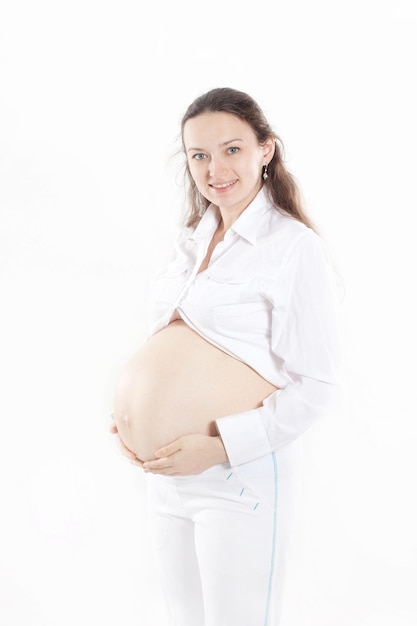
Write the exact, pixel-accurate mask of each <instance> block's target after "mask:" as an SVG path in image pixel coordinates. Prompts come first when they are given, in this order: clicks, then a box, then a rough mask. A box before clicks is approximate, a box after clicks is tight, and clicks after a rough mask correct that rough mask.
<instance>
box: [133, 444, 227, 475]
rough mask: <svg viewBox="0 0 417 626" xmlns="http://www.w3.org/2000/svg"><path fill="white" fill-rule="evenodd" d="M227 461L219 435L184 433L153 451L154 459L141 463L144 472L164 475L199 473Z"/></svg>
mask: <svg viewBox="0 0 417 626" xmlns="http://www.w3.org/2000/svg"><path fill="white" fill-rule="evenodd" d="M225 461H227V454H226V451H225V449H224V445H223V442H222V440H221V437H220V436H217V437H210V436H208V435H184V436H183V437H179V438H178V439H176V440H175V441H173V442H172V443H170V444H168V445H167V446H164V447H162V448H160V449H159V450H157V451H156V452H155V459H153V460H152V461H146V462H145V463H143V464H142V467H143V469H144V471H145V472H152V473H153V474H165V475H166V476H186V475H190V474H200V473H201V472H204V470H206V469H208V468H209V467H211V466H212V465H217V464H218V463H224V462H225Z"/></svg>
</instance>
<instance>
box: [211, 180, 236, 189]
mask: <svg viewBox="0 0 417 626" xmlns="http://www.w3.org/2000/svg"><path fill="white" fill-rule="evenodd" d="M235 183H237V179H236V180H231V181H230V182H228V183H218V184H212V185H209V186H210V187H212V188H213V189H227V187H231V186H232V185H234V184H235Z"/></svg>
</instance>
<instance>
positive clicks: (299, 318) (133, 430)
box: [111, 88, 338, 626]
mask: <svg viewBox="0 0 417 626" xmlns="http://www.w3.org/2000/svg"><path fill="white" fill-rule="evenodd" d="M181 131H182V143H183V150H184V155H185V161H186V174H187V188H188V197H189V211H188V214H187V218H186V224H185V225H184V228H183V229H182V231H181V232H180V234H179V236H178V238H177V240H176V242H175V245H174V247H173V252H172V259H171V262H170V263H169V265H168V267H167V268H166V270H165V271H164V272H163V273H161V274H160V275H159V276H158V277H157V279H156V281H155V284H154V285H153V293H152V295H151V302H150V316H149V321H150V327H149V334H148V337H147V340H146V341H145V343H144V345H143V346H142V348H141V349H140V350H139V352H138V353H137V354H136V355H135V356H133V358H132V359H131V361H130V362H129V363H128V364H127V366H126V367H125V368H124V370H123V371H122V373H121V376H120V381H119V383H118V385H117V388H116V392H115V400H114V408H113V423H112V426H111V430H112V432H113V433H114V434H115V435H116V436H117V437H118V439H119V443H120V446H121V449H122V452H123V453H124V454H125V455H126V456H127V457H128V458H129V459H131V460H132V462H133V463H135V464H137V465H138V466H139V467H140V468H142V470H143V471H144V472H145V473H146V477H147V484H148V492H149V506H150V511H151V515H152V529H153V532H154V540H155V547H156V550H157V553H158V556H159V561H160V565H161V575H162V580H163V586H164V590H165V595H166V598H167V604H168V607H169V612H170V616H171V621H170V625H172V626H278V624H279V616H280V612H281V608H282V600H283V598H284V579H285V576H284V572H285V566H286V553H287V548H288V546H289V545H290V540H291V531H292V528H293V526H294V517H293V515H294V510H295V506H294V504H295V501H296V494H297V489H298V487H299V479H300V469H301V465H300V463H301V456H300V444H301V441H302V438H301V435H302V433H304V432H305V431H306V429H307V428H308V427H309V426H310V425H312V424H313V423H314V421H315V420H316V419H317V418H318V417H319V416H321V415H323V414H324V413H325V412H327V411H329V410H330V409H331V408H333V406H334V403H335V401H336V400H337V397H338V385H337V369H338V340H337V323H336V316H335V307H334V302H333V286H332V272H331V268H330V264H329V262H328V259H327V256H326V253H325V249H324V246H323V243H322V241H321V239H320V237H319V236H318V234H317V233H316V232H315V230H314V228H313V226H312V224H311V223H310V222H309V219H308V218H307V216H306V214H305V213H304V211H303V209H302V206H301V204H300V200H299V193H298V189H297V185H296V183H295V181H294V179H293V178H292V176H291V175H290V174H289V172H288V171H287V170H286V168H285V165H284V162H283V152H282V144H281V142H280V140H279V138H278V137H277V135H276V134H275V133H274V132H273V130H272V129H271V127H270V125H269V124H268V122H267V120H266V119H265V116H264V114H263V112H262V110H261V109H260V107H259V106H258V104H257V103H256V102H255V101H254V100H253V99H252V98H251V97H250V96H249V95H247V94H245V93H243V92H240V91H237V90H234V89H229V88H219V89H213V90H211V91H209V92H207V93H205V94H203V95H202V96H200V97H198V98H197V99H196V100H195V101H194V102H193V103H192V104H191V105H190V106H189V108H188V109H187V111H186V113H185V115H184V117H183V120H182V125H181Z"/></svg>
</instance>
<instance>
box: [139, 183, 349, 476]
mask: <svg viewBox="0 0 417 626" xmlns="http://www.w3.org/2000/svg"><path fill="white" fill-rule="evenodd" d="M218 223H219V214H218V209H217V208H216V207H214V206H212V205H211V206H210V207H208V209H207V211H206V212H205V213H204V215H203V217H202V219H201V221H200V222H199V224H198V225H197V227H196V228H195V229H190V228H184V229H183V230H182V231H181V232H180V234H179V236H178V238H177V241H176V243H175V247H174V254H173V258H172V261H171V263H170V264H169V266H168V268H167V269H166V270H165V271H164V272H162V273H160V274H159V276H158V277H157V279H156V281H155V285H154V289H153V292H152V294H151V305H150V334H153V333H155V332H157V331H158V330H160V329H161V328H163V327H164V326H166V325H167V324H168V323H169V320H170V319H171V317H172V314H173V313H174V311H175V310H176V309H177V310H178V312H179V314H180V316H181V317H182V319H183V320H184V321H185V322H186V323H187V324H188V325H189V326H190V327H191V328H192V329H193V330H195V331H196V332H198V333H199V334H200V335H201V336H202V337H204V338H205V339H206V340H207V341H209V342H211V343H212V344H214V345H215V346H217V347H218V348H220V349H222V350H224V351H225V352H227V353H228V354H231V355H233V356H234V357H235V358H237V359H240V360H241V361H243V362H244V363H246V364H247V365H249V366H250V367H252V368H253V369H254V370H256V371H257V372H258V373H259V374H260V375H261V376H263V377H264V378H265V379H266V380H268V381H270V382H271V383H272V384H273V385H275V386H276V387H279V388H280V389H278V391H276V392H274V393H272V394H271V395H270V396H268V397H267V398H266V399H265V400H264V401H263V404H262V406H261V407H259V408H257V409H252V410H249V411H245V412H242V413H237V414H234V415H229V416H225V417H220V418H218V419H217V420H216V424H217V428H218V431H219V433H220V435H221V437H222V440H223V443H224V446H225V449H226V452H227V455H228V458H229V461H230V464H231V465H232V466H233V465H239V464H241V463H245V462H248V461H251V460H253V459H256V458H258V457H260V456H264V455H266V454H269V453H271V452H272V451H274V450H277V449H279V448H280V447H281V446H283V445H285V444H286V443H288V442H290V441H292V440H293V439H295V438H296V437H298V436H299V435H300V434H302V433H303V432H304V431H305V430H306V429H307V428H308V427H309V426H310V425H311V424H312V423H313V422H314V420H315V419H316V418H317V417H318V416H320V415H322V414H323V413H324V412H327V411H328V410H329V409H330V408H332V407H333V406H334V402H335V400H337V399H338V395H339V386H338V374H337V371H338V364H339V341H338V332H337V316H336V312H335V305H334V288H333V277H332V270H331V268H330V264H329V262H328V258H327V254H326V251H325V248H324V245H323V242H322V240H321V239H320V237H319V236H318V235H317V234H316V233H315V232H314V231H313V230H311V229H310V228H307V227H306V226H305V225H304V224H302V223H300V222H299V221H297V220H295V219H293V218H291V217H290V216H288V215H286V214H283V213H281V212H279V211H278V210H277V209H275V208H274V207H273V206H272V205H271V203H270V202H269V200H268V199H267V196H266V193H265V191H264V190H263V189H262V190H261V191H260V192H259V193H258V195H257V196H256V198H255V199H254V200H253V201H252V203H251V204H250V205H249V206H248V207H247V208H246V209H245V210H244V211H243V212H242V213H241V215H240V216H239V218H238V219H237V220H236V221H235V222H234V224H233V225H232V226H231V227H230V228H229V230H228V231H227V232H226V234H225V237H224V240H223V241H222V242H220V243H219V244H217V246H216V247H215V249H214V252H213V254H212V256H211V259H210V263H209V266H208V268H207V269H206V270H204V271H202V272H200V273H197V272H198V269H199V267H200V265H201V263H202V261H203V259H204V258H205V256H206V253H207V248H208V245H209V243H210V241H211V239H212V236H213V234H214V232H215V230H216V228H217V226H218Z"/></svg>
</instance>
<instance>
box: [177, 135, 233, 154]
mask: <svg viewBox="0 0 417 626" xmlns="http://www.w3.org/2000/svg"><path fill="white" fill-rule="evenodd" d="M236 141H243V139H239V137H236V138H235V139H228V140H227V141H223V143H221V144H220V147H221V148H222V147H223V146H227V145H229V143H235V142H236ZM190 150H201V151H202V152H204V148H188V150H187V152H190Z"/></svg>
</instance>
